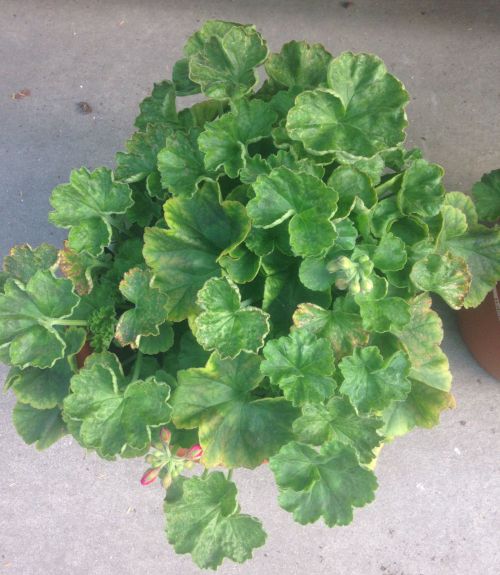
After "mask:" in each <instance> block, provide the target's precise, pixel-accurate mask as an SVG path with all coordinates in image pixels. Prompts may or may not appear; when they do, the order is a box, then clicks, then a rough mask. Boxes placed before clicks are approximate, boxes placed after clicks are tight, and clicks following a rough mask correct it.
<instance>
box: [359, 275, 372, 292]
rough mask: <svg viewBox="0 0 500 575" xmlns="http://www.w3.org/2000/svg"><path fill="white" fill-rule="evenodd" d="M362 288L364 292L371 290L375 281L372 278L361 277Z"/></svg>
mask: <svg viewBox="0 0 500 575" xmlns="http://www.w3.org/2000/svg"><path fill="white" fill-rule="evenodd" d="M361 289H362V290H363V292H365V293H366V292H370V291H372V289H373V282H372V280H371V279H370V278H362V279H361Z"/></svg>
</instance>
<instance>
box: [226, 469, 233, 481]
mask: <svg viewBox="0 0 500 575" xmlns="http://www.w3.org/2000/svg"><path fill="white" fill-rule="evenodd" d="M232 477H233V469H232V468H231V469H230V470H229V471H228V472H227V480H228V481H231V479H232Z"/></svg>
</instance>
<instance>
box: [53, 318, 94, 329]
mask: <svg viewBox="0 0 500 575" xmlns="http://www.w3.org/2000/svg"><path fill="white" fill-rule="evenodd" d="M50 325H77V326H81V327H85V326H86V325H87V321H86V320H84V319H56V320H54V321H51V322H50Z"/></svg>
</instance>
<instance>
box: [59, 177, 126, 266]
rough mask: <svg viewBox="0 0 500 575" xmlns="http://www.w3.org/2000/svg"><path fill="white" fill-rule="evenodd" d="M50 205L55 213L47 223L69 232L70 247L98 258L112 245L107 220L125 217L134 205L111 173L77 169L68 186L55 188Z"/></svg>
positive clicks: (122, 186)
mask: <svg viewBox="0 0 500 575" xmlns="http://www.w3.org/2000/svg"><path fill="white" fill-rule="evenodd" d="M50 203H51V205H52V207H53V208H54V211H53V212H50V213H49V220H50V221H51V222H52V223H53V224H55V225H56V226H58V227H60V228H70V231H69V234H68V245H69V247H70V248H72V249H74V250H75V251H77V252H81V251H86V252H88V253H90V254H92V255H94V256H97V255H99V254H100V253H102V251H103V248H104V247H105V246H107V245H108V244H109V243H110V241H111V232H112V228H111V224H110V216H112V215H113V214H124V213H125V212H126V211H127V209H128V208H130V207H131V206H132V204H133V203H134V202H133V200H132V190H131V189H130V188H129V186H128V185H127V184H125V183H123V182H115V180H114V178H113V172H112V171H111V170H108V169H107V168H97V169H96V170H94V171H93V172H89V170H87V169H86V168H80V169H79V170H73V171H72V172H71V175H70V179H69V184H61V185H59V186H56V187H55V188H54V190H53V192H52V195H51V197H50Z"/></svg>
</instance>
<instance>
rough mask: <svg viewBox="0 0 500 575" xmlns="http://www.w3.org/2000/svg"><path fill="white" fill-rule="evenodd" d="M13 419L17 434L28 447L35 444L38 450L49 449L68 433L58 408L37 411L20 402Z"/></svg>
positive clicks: (15, 408) (17, 404) (15, 407)
mask: <svg viewBox="0 0 500 575" xmlns="http://www.w3.org/2000/svg"><path fill="white" fill-rule="evenodd" d="M12 417H13V421H14V427H15V428H16V431H17V433H19V435H20V436H21V437H22V438H23V440H24V441H25V442H26V443H27V444H28V445H31V444H32V443H34V444H35V447H36V448H37V449H47V447H50V446H51V445H52V444H53V443H55V442H56V441H57V440H58V439H60V438H61V437H62V436H63V435H66V433H67V430H66V426H65V425H64V421H63V420H62V417H61V410H60V409H59V408H58V407H53V408H52V409H35V408H34V407H32V406H31V405H27V404H25V403H21V402H19V401H18V402H17V403H16V405H15V406H14V411H13V413H12Z"/></svg>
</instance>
